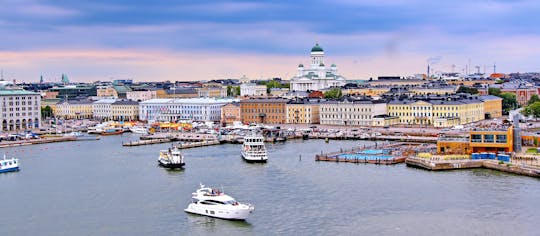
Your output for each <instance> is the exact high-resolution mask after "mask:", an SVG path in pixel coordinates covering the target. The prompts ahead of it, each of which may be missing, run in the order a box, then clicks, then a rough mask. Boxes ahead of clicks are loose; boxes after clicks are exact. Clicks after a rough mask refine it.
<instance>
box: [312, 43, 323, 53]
mask: <svg viewBox="0 0 540 236" xmlns="http://www.w3.org/2000/svg"><path fill="white" fill-rule="evenodd" d="M311 52H323V49H322V48H321V46H319V43H316V44H315V46H313V47H312V48H311Z"/></svg>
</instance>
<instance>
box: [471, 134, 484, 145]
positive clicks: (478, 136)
mask: <svg viewBox="0 0 540 236" xmlns="http://www.w3.org/2000/svg"><path fill="white" fill-rule="evenodd" d="M471 142H473V143H481V142H482V135H481V134H473V135H471Z"/></svg>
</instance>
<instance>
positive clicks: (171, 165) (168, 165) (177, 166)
mask: <svg viewBox="0 0 540 236" xmlns="http://www.w3.org/2000/svg"><path fill="white" fill-rule="evenodd" d="M158 164H159V166H161V167H164V168H169V169H180V168H184V165H186V163H167V162H162V161H161V160H158Z"/></svg>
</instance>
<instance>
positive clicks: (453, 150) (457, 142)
mask: <svg viewBox="0 0 540 236" xmlns="http://www.w3.org/2000/svg"><path fill="white" fill-rule="evenodd" d="M513 135H514V129H513V126H508V127H504V128H502V129H497V130H493V129H489V130H473V131H470V135H469V137H468V138H465V137H440V138H439V140H438V141H437V153H438V154H471V153H477V152H491V153H496V152H512V151H513V150H514V146H513V145H514V136H513Z"/></svg>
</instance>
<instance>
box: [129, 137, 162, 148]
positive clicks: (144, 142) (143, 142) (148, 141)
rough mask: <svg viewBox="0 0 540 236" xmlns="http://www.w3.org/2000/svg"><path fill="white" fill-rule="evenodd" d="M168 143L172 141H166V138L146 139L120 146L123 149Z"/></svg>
mask: <svg viewBox="0 0 540 236" xmlns="http://www.w3.org/2000/svg"><path fill="white" fill-rule="evenodd" d="M169 142H172V140H171V139H168V138H162V139H146V140H138V141H130V142H127V143H122V146H124V147H134V146H142V145H151V144H159V143H169Z"/></svg>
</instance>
